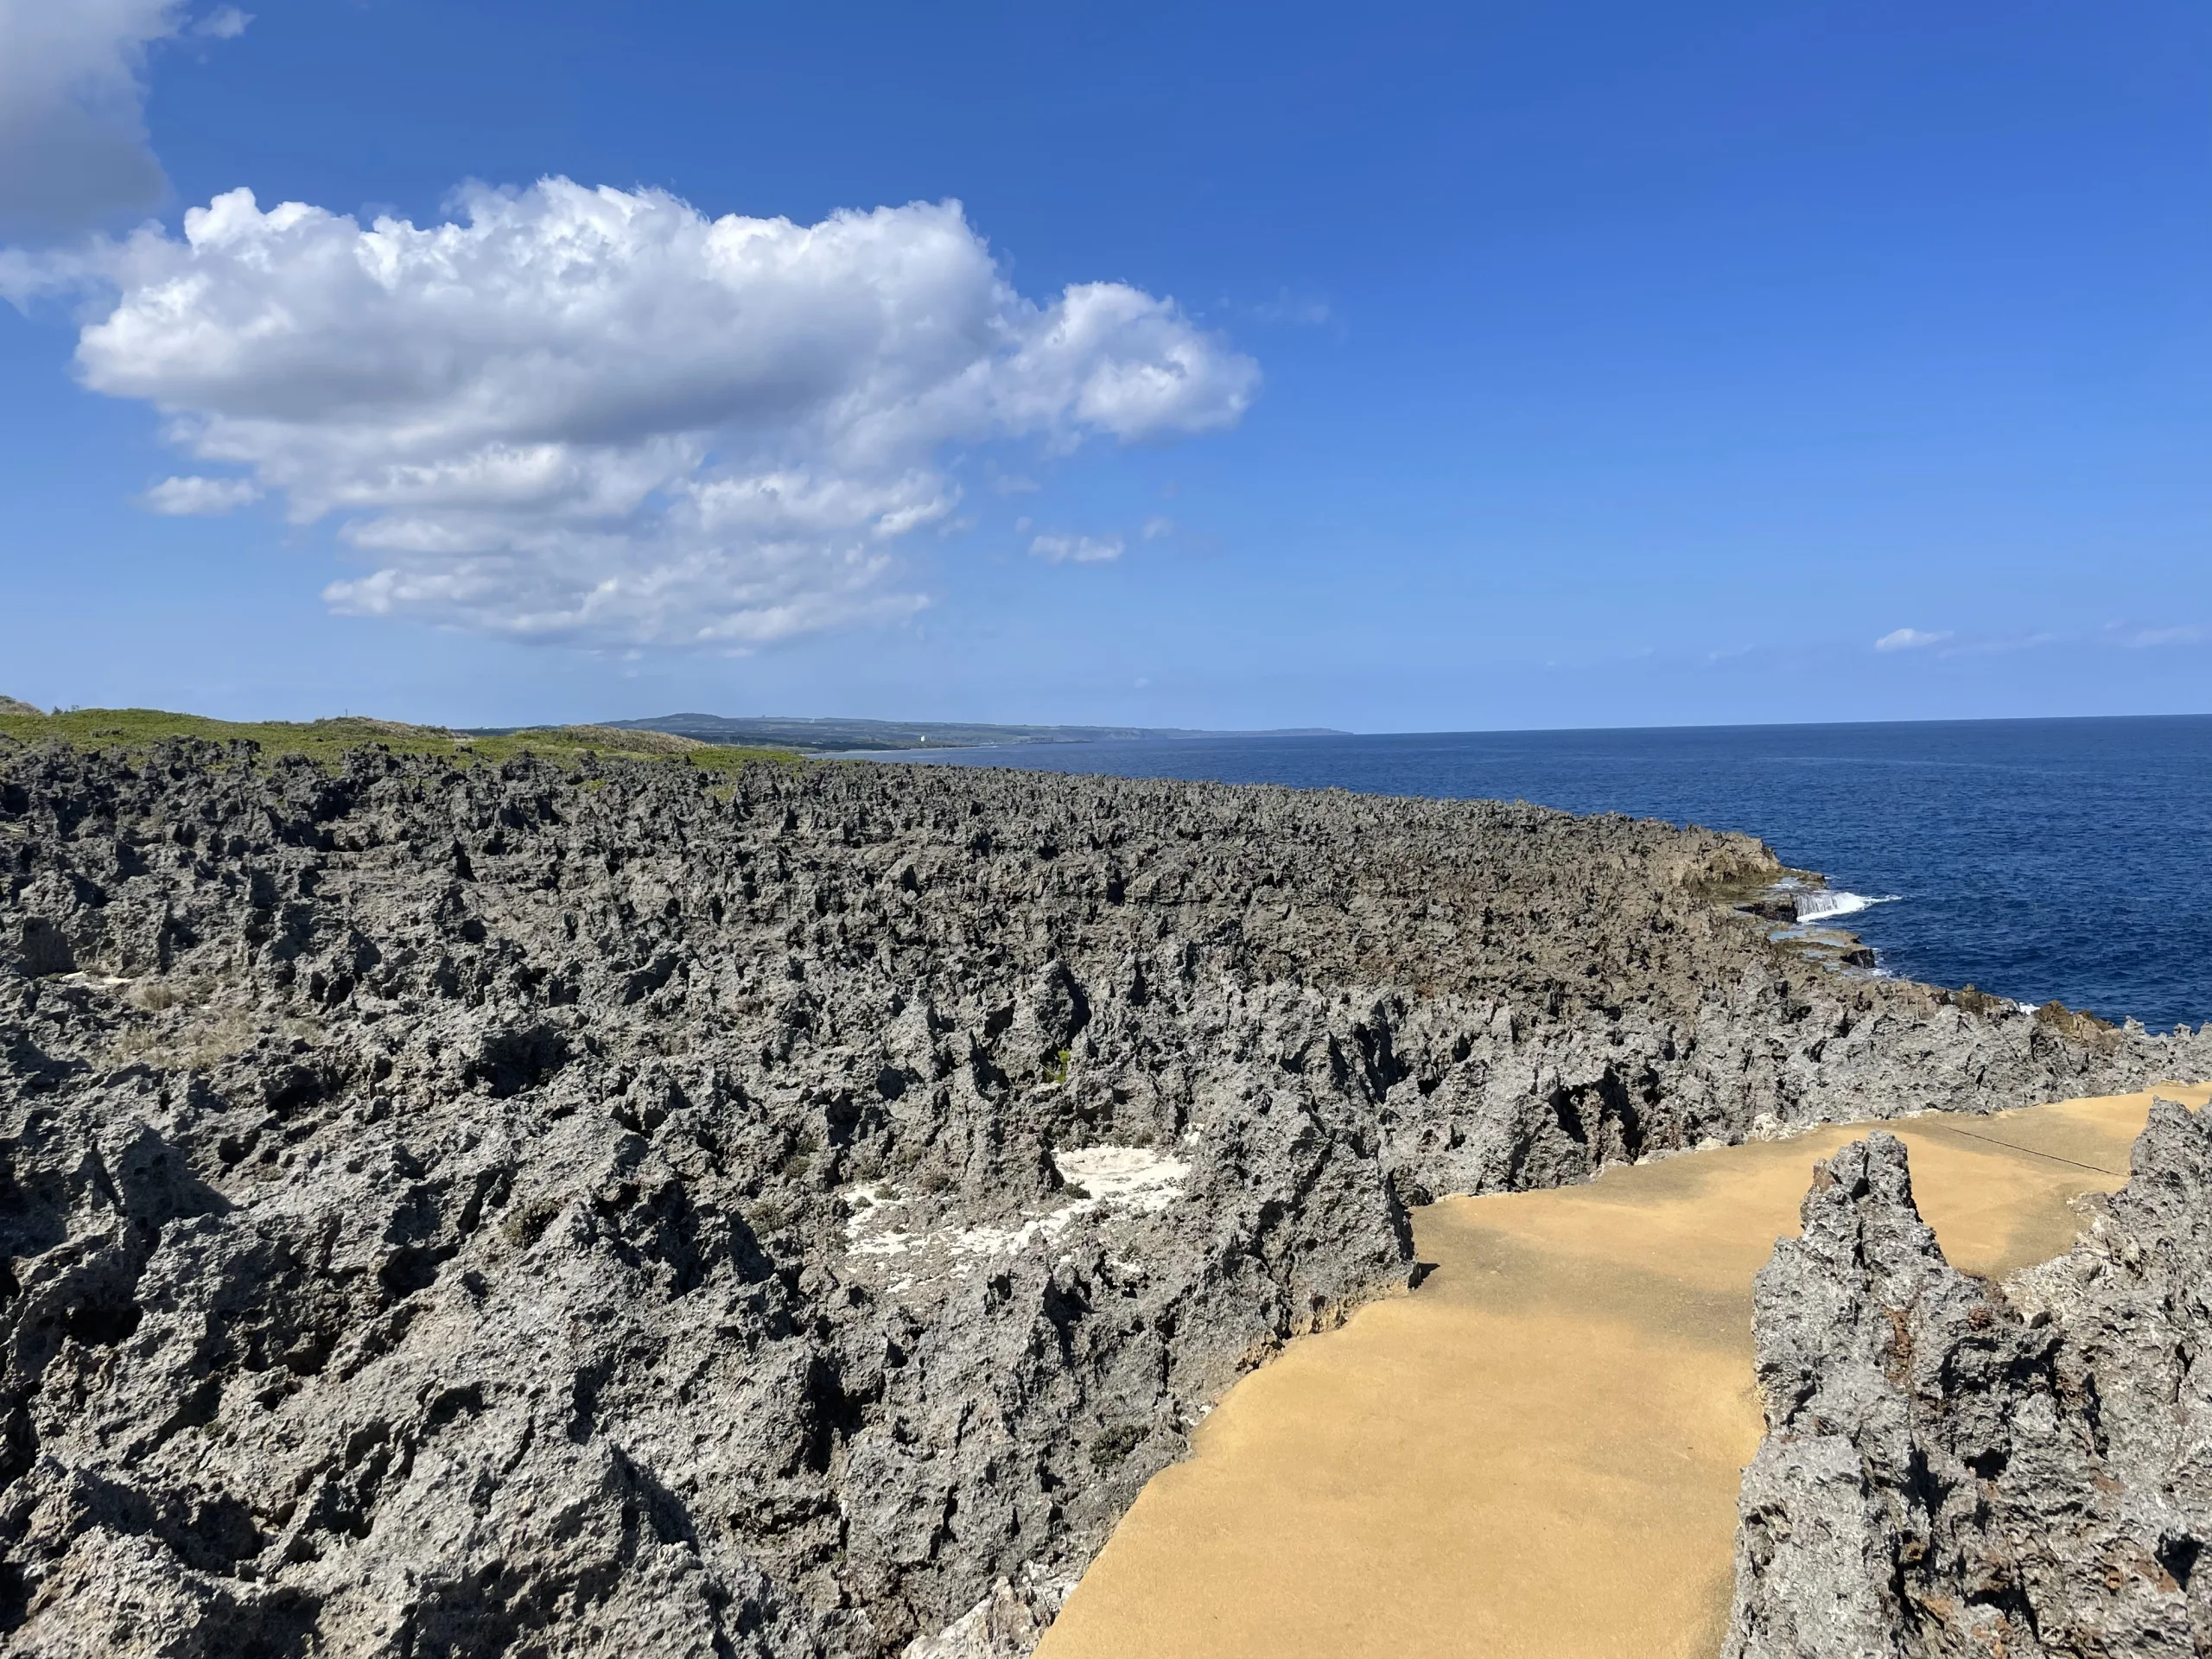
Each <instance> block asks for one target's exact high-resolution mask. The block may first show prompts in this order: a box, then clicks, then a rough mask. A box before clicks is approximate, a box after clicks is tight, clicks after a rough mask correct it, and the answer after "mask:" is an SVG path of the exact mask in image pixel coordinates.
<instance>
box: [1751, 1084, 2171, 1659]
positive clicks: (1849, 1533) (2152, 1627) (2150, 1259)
mask: <svg viewBox="0 0 2212 1659" xmlns="http://www.w3.org/2000/svg"><path fill="white" fill-rule="evenodd" d="M2208 1283H2212V1122H2208V1121H2207V1120H2206V1119H2204V1118H2202V1117H2200V1116H2196V1115H2195V1114H2193V1113H2191V1112H2190V1110H2189V1109H2187V1108H2185V1107H2183V1106H2178V1105H2176V1104H2174V1103H2171V1102H2170V1101H2159V1102H2158V1103H2156V1104H2155V1105H2154V1106H2153V1108H2152V1113H2151V1119H2150V1122H2149V1124H2148V1126H2147V1127H2146V1128H2145V1130H2144V1132H2143V1135H2142V1137H2141V1138H2140V1139H2139V1141H2137V1143H2136V1146H2135V1150H2134V1156H2133V1175H2132V1178H2131V1179H2130V1180H2129V1182H2128V1184H2127V1185H2126V1187H2124V1188H2123V1189H2121V1191H2120V1192H2118V1193H2117V1194H2115V1195H2114V1196H2113V1198H2112V1199H2111V1200H2110V1204H2109V1207H2108V1209H2107V1210H2106V1211H2104V1213H2103V1214H2101V1215H2100V1216H2099V1217H2097V1218H2096V1220H2095V1223H2094V1225H2093V1226H2092V1227H2091V1229H2090V1230H2088V1233H2087V1234H2086V1235H2085V1236H2083V1237H2082V1240H2081V1241H2080V1243H2077V1244H2076V1245H2075V1248H2074V1249H2073V1250H2072V1251H2071V1252H2070V1253H2069V1254H2068V1255H2063V1256H2061V1257H2059V1258H2058V1259H2056V1261H2053V1262H2046V1263H2044V1264H2043V1265H2042V1266H2040V1267H2036V1268H2028V1269H2026V1270H2025V1271H2024V1272H2022V1273H2019V1274H2015V1275H2014V1276H2013V1277H2012V1279H2011V1280H2009V1281H2006V1283H2005V1285H2004V1286H2002V1287H1999V1286H1995V1285H1992V1284H1990V1283H1988V1282H1987V1281H1982V1280H1978V1279H1974V1278H1970V1277H1968V1276H1967V1275H1966V1274H1961V1273H1959V1272H1957V1271H1955V1269H1953V1268H1951V1267H1950V1266H1949V1265H1948V1263H1947V1262H1945V1261H1944V1259H1943V1255H1942V1250H1941V1249H1939V1248H1938V1247H1937V1245H1936V1239H1935V1236H1934V1234H1933V1233H1931V1232H1930V1231H1929V1230H1928V1228H1927V1227H1926V1226H1925V1225H1924V1224H1923V1223H1922V1221H1921V1218H1920V1216H1919V1213H1918V1211H1917V1210H1916V1208H1915V1207H1914V1205H1913V1199H1912V1187H1911V1181H1910V1176H1909V1174H1908V1173H1907V1170H1906V1167H1905V1157H1904V1148H1903V1147H1901V1146H1900V1145H1899V1144H1898V1143H1897V1141H1895V1140H1893V1139H1891V1138H1890V1137H1889V1136H1886V1135H1874V1136H1872V1137H1870V1138H1869V1139H1868V1140H1866V1141H1859V1142H1855V1143H1853V1145H1851V1146H1849V1147H1845V1148H1844V1149H1843V1150H1842V1151H1841V1152H1840V1153H1839V1154H1837V1155H1836V1156H1835V1157H1834V1158H1833V1159H1831V1160H1828V1161H1827V1163H1826V1164H1824V1165H1822V1166H1821V1167H1820V1169H1819V1171H1818V1172H1817V1173H1816V1175H1815V1183H1814V1187H1813V1191H1812V1192H1811V1193H1810V1194H1809V1195H1808V1197H1807V1198H1806V1200H1805V1207H1804V1233H1803V1236H1802V1239H1798V1240H1787V1241H1784V1242H1783V1243H1781V1244H1780V1245H1778V1246H1777V1248H1776V1251H1775V1256H1774V1261H1773V1262H1772V1263H1771V1265H1770V1266H1769V1267H1768V1268H1766V1269H1765V1270H1764V1272H1763V1273H1762V1274H1760V1275H1759V1281H1758V1315H1757V1328H1758V1368H1759V1381H1760V1384H1761V1387H1762V1389H1763V1390H1764V1394H1765V1398H1766V1408H1767V1427H1768V1433H1767V1438H1766V1440H1765V1441H1764V1444H1763V1445H1762V1446H1761V1447H1760V1449H1759V1452H1758V1457H1757V1459H1755V1460H1754V1461H1753V1463H1752V1465H1751V1467H1750V1468H1749V1469H1748V1470H1747V1471H1745V1478H1744V1490H1743V1500H1742V1505H1741V1515H1742V1528H1741V1531H1740V1533H1739V1535H1738V1547H1737V1561H1736V1571H1737V1580H1736V1602H1735V1608H1734V1613H1733V1618H1732V1630H1731V1633H1730V1637H1729V1643H1728V1646H1727V1649H1726V1652H1727V1654H1728V1656H1729V1659H1784V1656H1788V1659H1828V1656H1834V1659H1845V1656H1852V1659H1862V1656H1868V1655H1876V1656H1880V1655H1894V1656H1899V1659H1905V1656H1914V1659H1917V1656H1923V1655H1926V1656H1935V1655H1948V1654H1966V1653H1975V1652H1984V1653H2005V1654H2011V1655H2015V1656H2023V1655H2044V1654H2050V1655H2059V1654H2066V1655H2075V1654H2096V1655H2121V1654H2128V1655H2173V1656H2185V1655H2193V1654H2200V1653H2203V1652H2206V1651H2212V1583H2208V1582H2207V1580H2206V1577H2205V1575H2203V1574H2202V1573H2198V1572H2197V1570H2196V1568H2197V1558H2198V1555H2199V1553H2200V1551H2201V1550H2202V1547H2203V1543H2204V1541H2205V1540H2206V1539H2207V1538H2208V1537H2212V1464H2208V1461H2207V1459H2206V1456H2205V1450H2204V1448H2205V1446H2206V1443H2207V1439H2208V1435H2212V1388H2208V1385H2207V1383H2206V1380H2205V1378H2204V1376H2202V1370H2201V1368H2200V1367H2199V1366H2198V1364H2197V1363H2196V1361H2197V1357H2198V1356H2199V1355H2200V1354H2202V1351H2203V1350H2204V1347H2205V1344H2206V1342H2207V1339H2208V1338H2212V1306H2209V1305H2208V1302H2207V1300H2206V1294H2207V1293H2206V1287H2207V1285H2208Z"/></svg>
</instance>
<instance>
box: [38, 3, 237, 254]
mask: <svg viewBox="0 0 2212 1659" xmlns="http://www.w3.org/2000/svg"><path fill="white" fill-rule="evenodd" d="M229 10H232V11H233V12H235V8H231V9H229ZM236 15H237V16H238V19H239V21H238V24H237V27H236V28H232V29H228V30H227V33H228V34H233V35H234V34H236V33H237V32H238V29H243V28H244V27H245V20H244V14H243V13H238V14H236ZM221 16H223V14H222V13H217V14H216V17H217V18H219V17H221ZM209 21H210V22H213V21H215V20H214V19H210V20H209ZM183 24H184V7H183V6H182V4H181V3H180V0H0V226H4V227H6V228H7V229H8V230H9V231H10V232H11V233H16V234H22V233H25V232H29V233H34V234H44V233H49V232H67V231H73V230H79V229H82V228H83V227H85V226H88V225H92V224H95V223H97V222H99V220H100V219H103V218H105V216H107V215H109V214H111V213H126V212H130V211H133V210H136V209H138V208H143V207H150V206H152V205H153V204H154V203H155V202H156V201H157V200H159V199H160V197H161V194H162V188H163V185H162V169H161V166H160V164H159V163H158V162H156V161H155V160H154V157H153V155H152V153H151V152H150V151H149V149H147V147H146V123H145V114H144V110H145V83H144V77H145V67H146V54H147V51H148V49H149V48H150V47H152V46H153V45H154V44H155V43H156V41H163V40H167V39H168V38H169V37H171V36H172V35H175V34H176V33H177V32H178V30H179V29H181V28H182V27H183ZM209 32H211V33H213V34H214V35H218V36H221V35H225V34H226V30H225V29H212V30H210V31H209Z"/></svg>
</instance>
